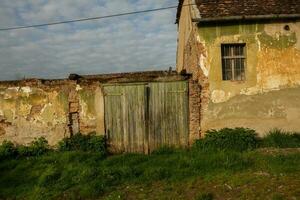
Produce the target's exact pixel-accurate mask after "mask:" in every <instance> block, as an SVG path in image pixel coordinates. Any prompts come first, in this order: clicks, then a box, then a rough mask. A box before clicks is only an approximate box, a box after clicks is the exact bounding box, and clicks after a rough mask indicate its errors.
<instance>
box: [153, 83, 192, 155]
mask: <svg viewBox="0 0 300 200" xmlns="http://www.w3.org/2000/svg"><path fill="white" fill-rule="evenodd" d="M149 87H150V95H149V149H150V151H153V150H155V149H157V148H159V147H162V146H177V147H178V146H187V145H188V141H189V129H188V83H187V82H167V83H150V84H149Z"/></svg>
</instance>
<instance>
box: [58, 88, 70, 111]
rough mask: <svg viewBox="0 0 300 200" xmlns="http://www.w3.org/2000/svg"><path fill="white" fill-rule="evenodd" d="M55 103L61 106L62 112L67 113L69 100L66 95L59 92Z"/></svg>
mask: <svg viewBox="0 0 300 200" xmlns="http://www.w3.org/2000/svg"><path fill="white" fill-rule="evenodd" d="M57 101H58V102H59V103H60V104H61V105H62V106H63V109H64V111H65V112H66V113H67V112H68V111H69V100H68V95H67V94H66V93H65V92H62V91H61V92H59V93H58V95H57Z"/></svg>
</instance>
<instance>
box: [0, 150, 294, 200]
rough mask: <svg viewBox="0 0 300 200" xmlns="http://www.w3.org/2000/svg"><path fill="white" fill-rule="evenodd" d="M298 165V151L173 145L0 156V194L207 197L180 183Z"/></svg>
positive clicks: (288, 170)
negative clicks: (107, 153) (140, 150)
mask: <svg viewBox="0 0 300 200" xmlns="http://www.w3.org/2000/svg"><path fill="white" fill-rule="evenodd" d="M164 152H165V153H164ZM299 166H300V155H299V154H298V153H291V154H288V155H286V154H284V155H282V154H278V155H268V154H261V153H258V152H255V151H252V152H228V151H227V152H222V151H216V152H209V153H208V152H202V151H197V150H176V151H173V152H170V151H161V152H160V153H158V154H153V155H150V156H146V155H137V154H126V155H125V154H124V155H117V156H111V157H108V158H103V156H102V155H101V154H98V153H91V152H81V151H74V152H49V153H48V154H45V155H42V156H39V157H28V158H20V159H10V160H5V161H2V162H1V163H0V199H7V198H8V199H15V198H17V199H80V198H81V199H99V198H106V199H118V198H121V199H122V198H124V199H128V198H130V196H131V198H132V199H139V198H141V199H145V198H146V196H147V195H154V196H155V195H158V196H157V199H161V198H164V195H165V194H169V196H172V195H173V196H174V197H176V196H178V197H180V196H182V197H183V198H185V197H186V196H184V195H192V196H190V197H191V198H192V199H193V198H194V199H211V198H213V197H214V193H218V192H217V191H210V190H211V189H210V187H207V188H205V187H204V188H203V187H202V188H201V187H200V189H201V190H203V191H202V192H201V193H199V192H196V191H195V192H194V193H190V192H188V191H185V190H184V188H185V187H186V186H187V185H190V186H189V187H191V186H193V185H195V186H197V182H198V181H201V182H204V183H205V184H206V185H207V186H210V185H211V184H222V185H223V186H224V182H228V184H230V185H231V186H229V187H240V186H242V185H245V184H249V182H250V183H253V182H255V181H258V182H259V181H262V180H260V179H258V180H255V177H256V175H255V173H258V174H259V173H262V172H263V173H262V174H268V176H270V177H275V179H276V180H277V178H276V177H281V178H282V177H292V176H295V175H298V176H299V175H300V171H299V170H300V169H299ZM259 176H260V175H259ZM262 177H263V176H262ZM270 177H267V178H268V180H269V178H270ZM251 178H252V179H251ZM263 181H264V180H263ZM220 182H221V183H220ZM202 184H203V183H202ZM284 184H286V183H284ZM295 184H296V183H295ZM297 184H298V185H297V186H298V187H299V186H300V184H299V183H297ZM127 187H129V189H128V188H127ZM197 187H198V186H197ZM141 188H144V189H143V190H141ZM157 188H159V189H158V190H157ZM180 188H181V189H182V191H180ZM151 189H152V191H151ZM223 189H224V188H223ZM149 190H150V191H149ZM156 190H157V191H156ZM160 190H161V191H160ZM191 190H192V189H191ZM298 192H299V190H298ZM143 195H144V196H143ZM274 195H275V194H274ZM291 195H294V194H291ZM154 196H153V197H154ZM277 196H280V195H279V194H278V195H277ZM166 198H168V197H166Z"/></svg>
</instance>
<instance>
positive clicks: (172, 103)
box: [104, 82, 189, 153]
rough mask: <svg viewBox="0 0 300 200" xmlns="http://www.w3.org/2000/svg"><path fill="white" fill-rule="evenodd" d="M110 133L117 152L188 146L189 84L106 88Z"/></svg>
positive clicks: (108, 131)
mask: <svg viewBox="0 0 300 200" xmlns="http://www.w3.org/2000/svg"><path fill="white" fill-rule="evenodd" d="M104 94H105V125H106V134H107V137H108V140H109V143H110V145H111V147H112V149H113V151H117V152H124V151H125V152H144V153H148V152H151V151H153V150H155V149H157V148H159V147H162V146H186V145H188V139H189V130H188V83H187V82H161V83H149V84H141V85H130V84H127V85H126V84H122V85H113V86H105V87H104Z"/></svg>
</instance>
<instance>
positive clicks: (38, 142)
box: [17, 137, 50, 157]
mask: <svg viewBox="0 0 300 200" xmlns="http://www.w3.org/2000/svg"><path fill="white" fill-rule="evenodd" d="M49 150H50V147H49V144H48V141H47V140H46V139H45V138H44V137H41V138H38V139H35V140H34V141H33V142H31V143H30V145H29V146H23V145H20V146H18V147H17V151H18V155H19V156H20V157H23V156H40V155H43V154H45V153H46V152H48V151H49Z"/></svg>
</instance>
